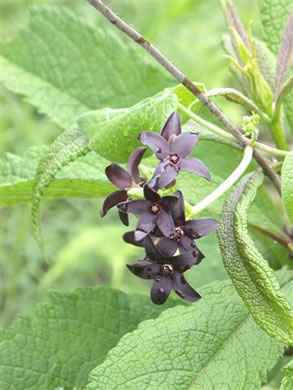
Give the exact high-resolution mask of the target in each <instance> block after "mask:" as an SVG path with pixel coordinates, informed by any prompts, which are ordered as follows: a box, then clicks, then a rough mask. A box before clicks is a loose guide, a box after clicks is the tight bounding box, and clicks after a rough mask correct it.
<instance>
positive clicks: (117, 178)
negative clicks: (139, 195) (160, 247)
mask: <svg viewBox="0 0 293 390" xmlns="http://www.w3.org/2000/svg"><path fill="white" fill-rule="evenodd" d="M145 151H146V148H145V147H140V148H137V149H135V151H134V152H133V153H132V154H131V155H130V157H129V159H128V163H127V170H126V169H124V168H121V167H120V166H119V165H117V164H111V165H109V166H108V167H107V168H106V169H105V173H106V175H107V177H108V179H109V180H110V181H111V183H113V184H114V186H116V187H118V188H119V190H118V191H114V192H111V194H109V195H108V196H107V197H106V199H105V200H104V203H103V206H102V209H101V216H102V217H104V216H105V215H106V214H107V212H108V211H109V210H110V209H111V208H112V207H114V206H116V205H118V204H119V203H121V202H125V201H126V200H127V189H129V188H131V187H138V186H140V185H142V184H144V182H145V180H144V179H142V178H141V177H140V176H139V170H138V166H139V164H140V162H141V159H142V157H143V155H144V153H145ZM119 216H120V219H121V221H122V222H123V223H124V225H127V226H128V215H127V214H126V213H124V212H123V211H121V210H120V211H119Z"/></svg>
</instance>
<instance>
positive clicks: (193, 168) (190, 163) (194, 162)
mask: <svg viewBox="0 0 293 390" xmlns="http://www.w3.org/2000/svg"><path fill="white" fill-rule="evenodd" d="M180 170H181V171H185V172H192V173H196V174H197V175H199V176H201V177H204V178H205V179H207V180H211V175H210V173H209V171H208V169H207V167H206V166H205V165H204V164H203V163H202V162H201V161H200V160H198V159H197V158H190V159H184V160H181V162H180Z"/></svg>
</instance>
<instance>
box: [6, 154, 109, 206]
mask: <svg viewBox="0 0 293 390" xmlns="http://www.w3.org/2000/svg"><path fill="white" fill-rule="evenodd" d="M47 151H48V147H47V146H37V147H31V148H29V149H28V150H27V151H26V152H25V154H24V156H23V157H20V156H16V155H14V154H12V153H6V154H5V155H4V157H3V159H2V160H1V161H0V167H1V206H2V207H3V206H10V205H16V204H20V203H28V202H31V201H32V196H33V188H34V180H35V174H36V171H37V166H38V164H39V162H40V160H41V159H42V158H43V157H44V156H45V154H46V153H47ZM108 164H109V162H108V161H107V160H104V159H103V158H102V157H100V156H98V155H97V154H96V153H95V152H90V153H88V154H87V155H86V156H84V157H80V158H79V159H78V160H76V161H74V162H72V163H71V164H70V165H68V166H66V167H62V168H61V171H60V172H59V173H57V174H56V177H55V178H54V180H53V181H52V182H51V184H50V186H49V187H47V188H45V189H44V190H43V195H42V196H43V199H45V200H46V199H47V200H49V199H62V198H94V197H103V196H106V195H107V194H108V193H109V192H111V191H112V190H113V189H114V187H113V185H112V184H111V183H110V182H109V181H108V179H107V177H106V175H105V174H104V170H105V167H106V166H107V165H108Z"/></svg>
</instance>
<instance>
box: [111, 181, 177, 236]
mask: <svg viewBox="0 0 293 390" xmlns="http://www.w3.org/2000/svg"><path fill="white" fill-rule="evenodd" d="M143 192H144V197H145V199H135V200H130V201H128V202H123V203H120V204H119V205H118V208H119V210H121V211H123V212H125V213H131V214H134V215H140V218H139V221H138V223H137V225H136V229H137V230H138V232H141V238H143V236H146V235H147V234H149V233H150V232H151V231H152V230H153V229H154V228H155V226H157V227H158V228H159V229H160V231H161V232H162V233H163V235H164V236H167V237H171V236H173V235H174V234H175V230H174V229H175V228H174V222H173V219H172V216H171V214H170V212H171V210H172V208H173V207H174V206H175V204H176V203H177V202H178V198H177V197H176V196H164V197H163V198H161V197H160V195H159V194H158V193H157V192H156V191H154V190H153V189H152V188H151V187H149V186H148V185H147V184H145V185H144V187H143Z"/></svg>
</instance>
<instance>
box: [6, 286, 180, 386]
mask: <svg viewBox="0 0 293 390" xmlns="http://www.w3.org/2000/svg"><path fill="white" fill-rule="evenodd" d="M176 302H178V301H177V300H171V301H170V302H169V304H168V305H167V307H171V306H174V305H175V304H176ZM162 310H163V308H162V307H158V306H155V305H153V304H152V303H151V302H150V300H149V298H148V297H145V296H142V295H125V294H124V293H122V292H119V291H117V290H112V289H109V288H83V289H78V290H77V291H76V292H75V293H70V294H61V293H51V294H50V303H48V304H43V305H40V306H38V308H37V312H36V314H35V315H34V316H33V317H31V318H22V319H18V320H17V321H16V322H15V323H14V324H13V326H11V327H10V328H8V329H4V330H3V331H2V337H1V340H2V341H1V351H2V352H1V356H2V359H1V362H2V363H1V381H2V384H3V386H4V388H5V390H12V389H13V390H17V389H19V390H23V389H30V390H40V389H42V390H52V389H56V388H64V389H72V388H74V386H77V387H78V388H80V387H81V386H84V385H85V384H86V380H87V377H88V374H89V372H90V371H91V369H93V368H94V367H96V366H97V365H98V364H100V363H102V362H103V360H104V359H105V357H106V355H107V353H108V351H109V350H110V349H111V348H112V347H114V346H115V345H116V344H117V342H118V340H119V339H120V338H121V336H123V335H124V334H125V333H127V332H130V331H132V330H134V329H136V327H137V325H138V324H139V323H140V322H141V321H142V320H145V319H148V318H155V317H157V316H158V315H159V314H160V312H162Z"/></svg>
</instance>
